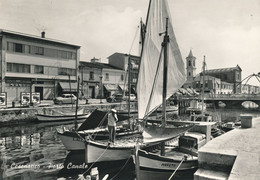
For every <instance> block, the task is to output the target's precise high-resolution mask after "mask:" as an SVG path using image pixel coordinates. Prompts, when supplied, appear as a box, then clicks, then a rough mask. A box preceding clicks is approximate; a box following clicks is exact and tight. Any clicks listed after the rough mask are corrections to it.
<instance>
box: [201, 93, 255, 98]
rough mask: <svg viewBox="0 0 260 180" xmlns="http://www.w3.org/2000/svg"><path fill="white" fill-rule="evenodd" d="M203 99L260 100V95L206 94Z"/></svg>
mask: <svg viewBox="0 0 260 180" xmlns="http://www.w3.org/2000/svg"><path fill="white" fill-rule="evenodd" d="M204 97H205V98H234V99H235V98H260V94H206V95H205V96H204Z"/></svg>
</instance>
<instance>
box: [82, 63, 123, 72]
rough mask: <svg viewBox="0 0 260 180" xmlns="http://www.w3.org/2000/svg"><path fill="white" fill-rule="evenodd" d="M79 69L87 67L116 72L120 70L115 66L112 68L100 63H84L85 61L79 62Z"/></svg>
mask: <svg viewBox="0 0 260 180" xmlns="http://www.w3.org/2000/svg"><path fill="white" fill-rule="evenodd" d="M79 66H80V67H88V68H97V69H104V68H107V69H116V70H122V69H120V68H117V67H115V66H112V65H110V64H107V63H100V62H86V61H80V62H79Z"/></svg>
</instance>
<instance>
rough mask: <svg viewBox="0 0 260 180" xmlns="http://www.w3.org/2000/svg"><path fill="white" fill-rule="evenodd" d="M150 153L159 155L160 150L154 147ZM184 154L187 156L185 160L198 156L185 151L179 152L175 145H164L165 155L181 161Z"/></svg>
mask: <svg viewBox="0 0 260 180" xmlns="http://www.w3.org/2000/svg"><path fill="white" fill-rule="evenodd" d="M151 153H154V154H157V155H159V154H160V153H161V151H160V150H159V149H155V150H152V151H151ZM184 156H186V157H187V160H195V159H198V157H196V156H193V155H191V154H188V153H185V152H181V151H180V150H179V149H178V148H176V147H169V146H165V157H167V158H170V159H173V160H178V161H181V160H182V159H183V157H184Z"/></svg>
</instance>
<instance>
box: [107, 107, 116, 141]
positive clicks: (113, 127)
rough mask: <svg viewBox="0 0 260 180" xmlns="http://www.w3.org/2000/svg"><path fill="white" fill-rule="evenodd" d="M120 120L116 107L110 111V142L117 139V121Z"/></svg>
mask: <svg viewBox="0 0 260 180" xmlns="http://www.w3.org/2000/svg"><path fill="white" fill-rule="evenodd" d="M117 121H118V118H117V115H116V110H115V109H114V108H112V109H111V111H110V112H109V113H108V123H107V125H108V133H109V143H111V142H112V143H114V142H115V139H116V122H117Z"/></svg>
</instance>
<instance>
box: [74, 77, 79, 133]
mask: <svg viewBox="0 0 260 180" xmlns="http://www.w3.org/2000/svg"><path fill="white" fill-rule="evenodd" d="M79 82H80V78H79V77H78V81H77V101H76V112H75V120H74V125H75V131H77V129H78V108H79Z"/></svg>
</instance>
